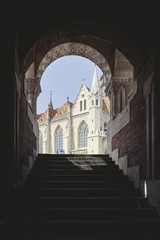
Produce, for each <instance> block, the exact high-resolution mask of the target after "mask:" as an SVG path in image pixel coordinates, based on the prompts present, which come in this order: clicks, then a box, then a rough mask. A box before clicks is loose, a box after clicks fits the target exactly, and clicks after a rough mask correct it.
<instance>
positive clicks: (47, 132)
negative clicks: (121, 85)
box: [37, 67, 110, 154]
mask: <svg viewBox="0 0 160 240" xmlns="http://www.w3.org/2000/svg"><path fill="white" fill-rule="evenodd" d="M109 120H110V100H109V98H108V97H105V96H104V94H103V90H102V86H99V79H98V75H97V71H96V67H95V71H94V75H93V80H92V86H91V89H89V88H88V87H87V86H86V85H85V83H84V81H82V84H81V87H80V90H79V92H78V94H77V97H76V99H75V102H74V103H71V102H69V101H67V102H66V103H64V105H63V106H62V107H59V108H57V109H54V108H53V104H52V100H51V99H50V103H49V106H48V109H47V110H46V111H45V112H44V113H42V114H40V115H37V121H38V125H39V152H40V153H52V154H54V153H67V154H70V153H71V154H99V153H101V154H103V153H106V150H107V137H106V125H107V123H108V122H109Z"/></svg>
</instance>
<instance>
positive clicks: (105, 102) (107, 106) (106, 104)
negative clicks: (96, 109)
mask: <svg viewBox="0 0 160 240" xmlns="http://www.w3.org/2000/svg"><path fill="white" fill-rule="evenodd" d="M102 104H103V105H102V109H103V110H104V111H105V112H106V113H110V99H109V97H108V96H107V97H105V98H104V99H103V100H102Z"/></svg>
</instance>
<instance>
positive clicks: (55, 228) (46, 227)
mask: <svg viewBox="0 0 160 240" xmlns="http://www.w3.org/2000/svg"><path fill="white" fill-rule="evenodd" d="M159 224H160V221H159V220H152V221H150V220H145V219H140V220H139V219H137V220H128V219H127V220H122V219H121V220H65V219H61V220H49V219H48V220H41V219H36V220H33V219H32V218H28V219H27V218H25V219H23V218H20V219H17V218H15V219H13V220H12V222H11V227H12V231H13V232H17V231H18V232H23V233H25V232H30V233H37V231H38V232H39V233H46V234H47V233H53V234H57V233H60V232H63V234H64V235H65V234H70V233H72V234H75V233H76V234H77V233H80V234H88V233H90V232H92V233H95V234H98V233H100V232H101V233H103V234H106V233H113V232H114V231H116V232H118V233H119V234H120V233H124V232H125V233H126V232H127V233H128V234H129V233H131V232H135V231H136V232H138V233H144V232H145V233H148V232H153V233H155V232H157V233H159Z"/></svg>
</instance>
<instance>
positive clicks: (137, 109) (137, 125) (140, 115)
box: [112, 89, 146, 179]
mask: <svg viewBox="0 0 160 240" xmlns="http://www.w3.org/2000/svg"><path fill="white" fill-rule="evenodd" d="M130 112H131V115H130V122H129V123H128V124H127V125H126V126H125V127H123V128H122V129H121V130H120V131H119V132H118V133H117V134H116V135H115V136H114V137H113V138H112V151H113V150H114V149H116V148H118V152H119V158H121V157H123V156H125V155H128V167H131V166H134V165H140V177H141V179H143V178H145V176H146V105H145V99H144V98H143V92H142V89H141V90H140V91H139V92H138V93H137V94H136V95H135V96H134V98H133V100H132V101H131V103H130Z"/></svg>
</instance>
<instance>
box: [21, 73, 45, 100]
mask: <svg viewBox="0 0 160 240" xmlns="http://www.w3.org/2000/svg"><path fill="white" fill-rule="evenodd" d="M24 83H25V92H26V94H27V95H28V94H33V95H35V96H36V97H38V95H39V94H40V92H41V86H40V78H39V77H33V78H26V79H25V81H24Z"/></svg>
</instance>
